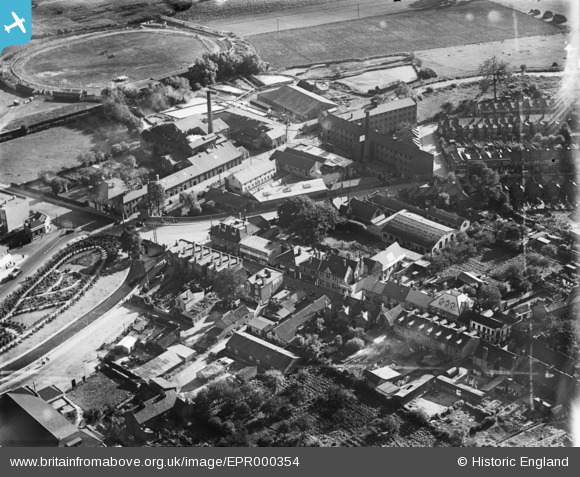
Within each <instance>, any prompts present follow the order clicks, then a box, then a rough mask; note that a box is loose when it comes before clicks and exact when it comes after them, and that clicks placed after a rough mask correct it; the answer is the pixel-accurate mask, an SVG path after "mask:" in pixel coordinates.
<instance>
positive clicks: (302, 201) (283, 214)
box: [278, 195, 314, 229]
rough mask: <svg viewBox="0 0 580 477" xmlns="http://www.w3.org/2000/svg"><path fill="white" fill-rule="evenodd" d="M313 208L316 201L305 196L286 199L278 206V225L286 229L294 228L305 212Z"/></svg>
mask: <svg viewBox="0 0 580 477" xmlns="http://www.w3.org/2000/svg"><path fill="white" fill-rule="evenodd" d="M313 207H314V201H313V200H312V199H310V198H309V197H307V196H304V195H299V196H295V197H291V198H289V199H286V200H285V201H284V202H283V203H282V204H280V205H279V206H278V225H279V226H280V227H282V228H284V229H286V228H290V227H292V226H293V225H294V224H295V223H296V221H297V220H298V219H299V217H300V215H301V214H302V212H303V211H305V210H308V209H312V208H313Z"/></svg>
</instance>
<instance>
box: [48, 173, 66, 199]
mask: <svg viewBox="0 0 580 477" xmlns="http://www.w3.org/2000/svg"><path fill="white" fill-rule="evenodd" d="M49 185H50V188H51V189H52V193H53V194H55V195H58V194H62V193H63V192H66V191H68V186H69V181H68V180H66V179H64V178H62V177H58V176H56V177H53V178H52V179H51V180H50V183H49Z"/></svg>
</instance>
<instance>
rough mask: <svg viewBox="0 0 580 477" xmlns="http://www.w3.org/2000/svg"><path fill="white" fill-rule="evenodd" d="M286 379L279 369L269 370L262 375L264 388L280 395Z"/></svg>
mask: <svg viewBox="0 0 580 477" xmlns="http://www.w3.org/2000/svg"><path fill="white" fill-rule="evenodd" d="M285 381H286V379H285V378H284V375H283V374H282V373H281V372H280V371H278V370H277V369H269V370H267V371H266V372H265V373H264V374H263V375H262V382H263V383H264V386H266V387H267V388H268V389H270V390H271V391H272V392H273V393H274V394H276V393H278V391H280V389H281V388H282V386H283V385H284V382H285Z"/></svg>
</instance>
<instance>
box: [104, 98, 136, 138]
mask: <svg viewBox="0 0 580 477" xmlns="http://www.w3.org/2000/svg"><path fill="white" fill-rule="evenodd" d="M128 93H129V90H126V89H125V90H121V89H119V88H105V90H103V94H102V95H101V97H102V104H103V112H104V114H105V116H107V117H108V118H110V119H113V120H114V121H117V122H118V123H120V124H123V125H124V126H125V127H126V128H127V129H128V130H129V131H139V130H140V129H141V126H142V124H141V119H139V118H138V117H137V116H135V115H134V114H133V112H132V111H131V108H130V107H129V105H128V104H127V97H126V95H127V94H128Z"/></svg>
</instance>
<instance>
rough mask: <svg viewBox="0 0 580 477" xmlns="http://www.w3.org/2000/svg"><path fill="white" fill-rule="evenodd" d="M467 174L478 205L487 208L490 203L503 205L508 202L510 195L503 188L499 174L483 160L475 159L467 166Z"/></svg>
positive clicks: (498, 205)
mask: <svg viewBox="0 0 580 477" xmlns="http://www.w3.org/2000/svg"><path fill="white" fill-rule="evenodd" d="M467 174H468V177H469V181H470V184H471V188H472V194H471V195H472V197H477V202H476V204H475V205H476V207H477V208H478V209H485V208H487V207H488V206H489V205H490V202H491V203H492V205H494V206H496V207H497V208H499V207H501V204H503V203H505V202H508V196H507V194H506V192H505V191H504V190H503V186H502V184H501V182H500V180H499V175H498V174H497V172H495V171H494V170H493V169H490V168H489V167H487V165H486V164H485V162H483V161H473V162H472V163H470V164H469V165H468V167H467Z"/></svg>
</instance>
